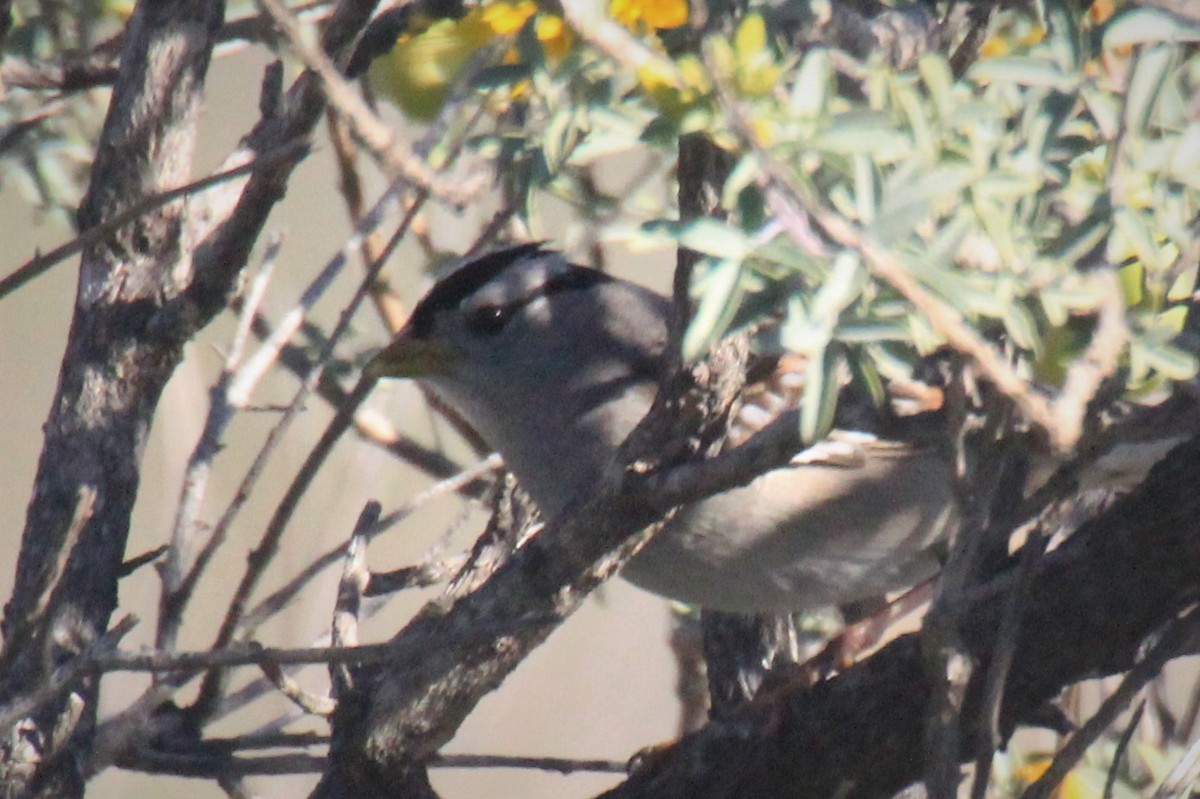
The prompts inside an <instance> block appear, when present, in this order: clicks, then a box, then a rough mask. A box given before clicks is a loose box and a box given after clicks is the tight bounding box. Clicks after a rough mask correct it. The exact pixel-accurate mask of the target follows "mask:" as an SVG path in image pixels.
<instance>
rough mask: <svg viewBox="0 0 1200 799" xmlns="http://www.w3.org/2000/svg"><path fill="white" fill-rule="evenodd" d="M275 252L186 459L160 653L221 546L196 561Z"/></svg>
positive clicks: (274, 245) (275, 243)
mask: <svg viewBox="0 0 1200 799" xmlns="http://www.w3.org/2000/svg"><path fill="white" fill-rule="evenodd" d="M279 246H280V238H279V237H278V236H275V237H272V238H271V239H270V240H269V241H268V243H267V248H266V252H265V253H264V255H263V259H262V267H261V268H260V269H259V271H258V274H257V275H256V276H255V278H254V280H253V281H252V282H251V285H250V290H249V291H248V292H247V294H246V299H245V301H244V302H243V304H242V309H241V311H240V312H239V314H238V323H237V326H236V328H235V330H234V335H233V340H232V341H231V342H230V345H229V352H228V353H227V354H226V356H225V364H224V366H223V367H222V369H221V374H220V375H219V376H218V377H217V382H216V384H215V385H214V386H213V387H212V390H211V391H210V392H209V394H210V397H211V400H210V404H209V411H208V416H207V417H206V418H205V420H204V429H203V431H202V432H201V434H200V439H199V440H198V441H197V442H196V446H195V448H194V449H193V450H192V454H191V456H190V457H189V458H188V465H187V469H186V470H185V472H184V477H183V485H182V486H181V488H180V492H179V494H180V496H179V503H178V506H177V509H176V512H175V524H174V527H173V528H172V530H171V545H170V548H169V550H168V554H167V559H166V562H165V563H164V564H163V565H162V568H161V570H160V575H161V577H162V584H163V585H162V596H161V598H160V599H159V608H158V631H157V634H156V636H155V645H156V646H157V647H158V648H159V649H173V648H174V646H175V641H176V638H177V636H178V633H179V628H180V626H181V625H182V623H183V612H184V609H185V608H186V607H187V604H188V601H189V599H190V597H191V594H192V591H193V590H194V589H195V586H196V582H197V579H198V577H199V575H200V574H201V573H203V571H204V567H205V565H207V563H208V560H209V558H211V556H212V553H215V551H216V549H217V547H218V546H220V544H221V542H222V541H223V540H224V536H221V538H220V540H216V541H214V540H213V539H212V538H211V537H210V540H209V542H208V543H207V544H206V546H205V547H204V548H203V549H202V551H201V558H202V559H203V562H199V561H197V560H195V548H196V536H197V533H198V532H199V531H198V529H197V528H198V519H199V514H200V506H201V503H202V502H203V500H204V495H205V492H206V490H207V488H208V477H209V474H210V473H211V472H212V462H213V458H215V457H216V455H217V453H218V452H219V451H220V449H221V445H222V444H221V442H222V438H223V437H224V435H225V429H226V427H227V426H228V425H229V422H230V421H231V420H232V419H233V415H234V412H235V410H237V406H236V405H235V404H234V403H233V402H231V401H230V396H229V395H230V387H231V385H232V384H233V383H234V381H235V378H236V373H237V367H238V364H239V362H240V361H241V359H242V353H243V352H244V351H245V347H246V340H247V339H248V338H249V335H250V327H251V322H252V321H253V319H254V315H255V314H256V313H258V308H259V306H260V305H261V304H262V301H263V298H264V297H265V296H266V292H267V286H268V284H269V283H270V281H271V275H272V273H273V272H274V268H275V258H276V257H277V256H278V254H279Z"/></svg>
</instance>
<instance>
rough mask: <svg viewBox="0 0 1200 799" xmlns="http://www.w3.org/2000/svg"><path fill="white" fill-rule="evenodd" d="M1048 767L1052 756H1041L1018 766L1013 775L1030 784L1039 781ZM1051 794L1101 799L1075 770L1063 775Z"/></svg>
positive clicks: (1059, 798)
mask: <svg viewBox="0 0 1200 799" xmlns="http://www.w3.org/2000/svg"><path fill="white" fill-rule="evenodd" d="M1048 768H1050V758H1048V757H1047V758H1039V759H1036V760H1031V761H1029V762H1027V763H1025V764H1024V765H1022V766H1019V767H1018V768H1016V769H1015V770H1014V771H1013V776H1014V777H1016V778H1017V779H1018V780H1020V781H1021V783H1022V784H1024V785H1026V786H1029V785H1032V784H1033V783H1035V782H1037V781H1038V779H1039V778H1040V777H1041V776H1042V775H1043V774H1045V773H1046V769H1048ZM1051 796H1052V797H1053V799H1100V797H1098V796H1096V792H1095V791H1093V790H1092V789H1091V788H1090V787H1089V786H1088V784H1087V780H1085V779H1084V778H1083V777H1081V776H1079V774H1077V773H1076V772H1075V771H1073V770H1072V771H1068V772H1067V776H1065V777H1063V781H1062V782H1060V783H1059V784H1058V787H1057V788H1055V789H1054V793H1052V794H1051Z"/></svg>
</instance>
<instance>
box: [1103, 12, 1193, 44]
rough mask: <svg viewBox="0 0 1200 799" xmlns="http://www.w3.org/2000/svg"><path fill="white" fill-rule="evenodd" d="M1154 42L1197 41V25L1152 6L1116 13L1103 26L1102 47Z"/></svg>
mask: <svg viewBox="0 0 1200 799" xmlns="http://www.w3.org/2000/svg"><path fill="white" fill-rule="evenodd" d="M1157 42H1176V43H1183V42H1200V25H1196V24H1194V23H1190V22H1188V21H1186V20H1185V19H1183V18H1182V17H1177V16H1175V15H1174V14H1169V13H1167V12H1166V11H1160V10H1158V9H1155V8H1134V9H1130V10H1129V11H1126V12H1125V13H1123V14H1118V15H1117V16H1116V17H1114V18H1113V20H1112V21H1111V22H1110V23H1109V25H1108V27H1107V28H1105V30H1104V47H1105V49H1108V50H1113V49H1116V48H1118V47H1133V46H1135V45H1139V44H1153V43H1157Z"/></svg>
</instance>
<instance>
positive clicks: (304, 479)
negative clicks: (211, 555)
mask: <svg viewBox="0 0 1200 799" xmlns="http://www.w3.org/2000/svg"><path fill="white" fill-rule="evenodd" d="M414 213H415V212H414V211H411V210H410V212H409V214H408V215H407V216H406V217H405V219H404V221H403V222H401V223H400V226H399V227H398V228H397V229H396V232H395V233H394V234H393V236H392V238H391V240H390V241H389V242H388V246H387V247H386V248H385V249H384V252H383V253H381V256H380V258H379V260H377V261H376V262H375V263H374V264H372V265H371V269H369V270H368V272H367V275H366V276H365V277H364V279H363V281H362V282H361V283H360V284H359V287H358V289H357V290H356V291H355V293H354V296H353V297H352V298H351V300H350V302H349V303H348V304H347V305H346V307H345V308H344V309H343V310H342V313H341V315H340V317H339V319H338V322H337V324H336V325H335V327H334V329H333V330H332V331H331V332H330V335H329V339H328V340H327V341H326V343H325V346H324V347H323V348H322V352H321V355H320V356H319V357H318V359H317V362H316V364H315V365H314V366H313V369H312V370H311V371H310V372H309V375H308V376H307V377H306V379H305V380H304V382H303V383H302V384H301V386H300V388H299V389H298V390H297V391H296V395H295V396H294V397H293V399H292V403H291V408H290V409H289V412H288V413H287V414H285V415H284V417H283V418H282V419H281V420H280V421H279V423H278V424H277V425H276V426H275V427H274V428H273V429H272V430H271V433H270V435H269V436H268V439H267V442H266V443H265V444H264V445H263V451H269V450H273V449H274V446H275V444H276V443H277V442H278V441H279V440H280V438H281V437H282V434H283V431H284V430H286V429H287V427H288V426H289V424H290V422H291V421H292V420H293V419H294V418H295V417H296V414H297V412H298V411H299V409H300V408H301V407H303V404H304V401H305V399H306V398H307V397H308V395H309V394H310V393H311V392H312V390H313V387H314V386H315V385H316V383H317V380H318V379H319V378H320V373H321V370H322V369H323V368H324V364H325V363H326V362H327V361H328V359H329V358H330V356H332V354H333V350H334V347H336V346H337V344H338V342H339V341H340V340H341V338H342V335H343V334H344V333H345V332H346V330H347V329H348V327H349V324H350V320H351V319H352V318H353V316H354V313H355V312H356V311H357V310H358V306H359V305H360V304H361V302H362V301H363V299H364V298H365V297H366V296H367V293H368V290H369V287H370V284H371V281H373V280H374V278H375V275H377V274H378V273H379V270H381V269H382V268H383V264H384V262H385V261H386V258H387V256H388V255H390V254H391V252H392V250H393V249H394V248H395V246H396V245H397V244H399V242H400V240H401V239H402V238H403V236H404V233H405V231H407V229H408V225H409V224H411V221H412V219H413V216H414ZM371 387H372V381H369V380H367V379H360V380H359V383H358V385H357V386H355V388H354V390H353V391H352V392H351V393H350V397H349V398H348V402H347V405H346V406H345V407H343V408H342V409H340V410H339V411H338V413H337V415H336V416H335V417H334V419H333V420H332V421H331V422H330V424H329V426H328V427H327V428H326V430H325V433H324V434H322V436H321V439H320V441H318V442H317V445H316V446H315V447H314V448H313V451H312V452H311V453H310V454H309V457H308V458H307V459H306V460H305V462H304V465H303V466H301V468H300V471H299V472H298V473H297V475H296V478H295V479H294V480H293V482H292V484H291V485H290V486H289V487H288V491H287V493H286V494H285V495H284V497H283V499H282V500H281V501H280V503H279V506H278V507H277V508H276V510H275V513H274V515H273V516H272V518H271V521H270V523H269V524H268V526H267V529H266V530H264V531H263V534H262V536H261V538H260V539H259V543H258V545H257V546H256V547H255V549H254V550H253V551H252V552H251V553H250V557H249V562H248V564H247V568H246V571H245V572H244V573H243V575H242V579H241V581H240V582H239V584H238V587H237V589H236V590H235V592H234V595H233V599H231V600H230V603H229V608H228V610H227V611H226V614H225V619H224V620H223V621H222V623H221V629H220V630H219V631H218V633H217V639H216V642H215V644H214V646H215V647H223V646H225V645H227V644H228V643H229V642H230V641H232V640H233V638H234V635H235V634H236V632H237V629H238V627H239V625H240V623H241V621H242V616H243V614H244V613H245V609H246V604H247V603H248V602H249V600H250V594H251V593H252V592H253V591H254V589H255V587H256V586H257V585H258V582H259V580H260V579H261V578H262V575H263V573H264V571H265V570H266V567H267V565H268V564H269V563H270V562H271V559H272V558H273V557H274V555H275V553H276V551H277V550H278V548H279V542H280V540H281V539H282V537H283V532H284V530H285V528H286V526H287V523H288V521H290V520H291V516H292V513H293V512H294V511H295V509H296V506H297V505H298V504H299V502H300V498H301V497H302V496H303V495H304V492H305V491H307V489H308V486H309V484H310V483H311V482H312V480H313V478H314V477H315V476H316V472H317V469H318V467H319V466H320V464H321V463H323V462H324V459H325V456H326V455H327V454H328V453H329V452H330V450H332V449H333V444H334V442H336V441H337V439H338V438H339V437H340V436H341V434H342V432H343V431H344V430H345V429H346V428H348V427H349V426H350V422H351V420H352V419H353V415H354V410H355V409H356V408H357V407H358V405H359V404H360V403H361V402H362V401H363V400H364V399H365V398H366V396H367V394H369V393H370V390H371ZM260 454H261V453H260ZM260 462H261V459H256V466H257V465H259V463H260ZM259 468H261V466H260V467H259ZM247 476H249V475H247ZM219 683H220V680H219V676H218V674H217V673H216V672H212V673H210V675H209V676H208V677H206V679H205V683H204V687H203V688H202V690H201V694H200V697H199V698H198V699H197V702H199V703H200V704H199V707H201V708H211V707H215V704H216V700H217V697H216V692H217V690H218V688H219Z"/></svg>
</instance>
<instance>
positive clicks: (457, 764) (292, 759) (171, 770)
mask: <svg viewBox="0 0 1200 799" xmlns="http://www.w3.org/2000/svg"><path fill="white" fill-rule="evenodd" d="M326 764H327V760H326V758H325V757H324V756H323V755H307V754H301V753H298V752H293V753H288V754H282V755H260V756H256V757H237V756H235V755H232V754H229V753H226V752H210V751H207V749H204V748H202V749H200V750H199V751H195V752H189V751H184V752H162V751H157V750H150V749H142V750H140V751H138V752H136V753H134V754H132V755H131V756H129V757H128V758H126V759H124V760H122V761H121V764H120V765H121V767H122V768H125V769H129V770H131V771H142V772H147V773H150V774H171V775H175V776H184V777H205V778H209V779H215V778H217V777H220V776H228V775H237V776H241V777H249V776H255V775H271V774H312V773H315V772H321V771H323V770H324V769H325V766H326ZM429 765H430V767H432V768H458V769H483V768H486V769H495V768H509V769H536V770H538V771H553V772H556V773H558V774H578V773H580V772H595V773H601V774H624V773H625V770H626V766H625V764H624V763H621V762H619V761H616V760H579V759H575V758H566V757H520V756H516V755H473V754H450V755H438V756H437V757H435V758H434V759H433V760H432V761H431V762H430V764H429Z"/></svg>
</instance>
